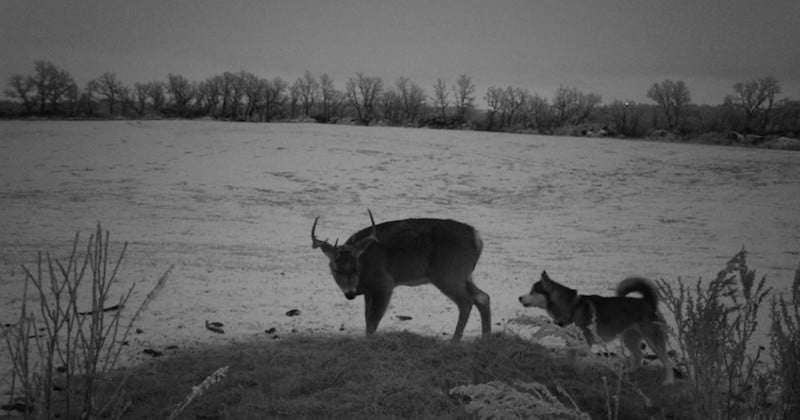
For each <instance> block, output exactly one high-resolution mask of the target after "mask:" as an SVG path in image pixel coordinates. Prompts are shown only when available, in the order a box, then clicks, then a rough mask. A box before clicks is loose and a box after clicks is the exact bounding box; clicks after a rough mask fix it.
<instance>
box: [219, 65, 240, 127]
mask: <svg viewBox="0 0 800 420" xmlns="http://www.w3.org/2000/svg"><path fill="white" fill-rule="evenodd" d="M236 79H237V77H236V75H235V74H233V73H231V72H229V71H226V72H225V73H223V74H222V76H221V78H220V79H219V80H218V81H217V83H219V89H220V94H221V95H222V111H221V113H220V114H221V115H222V118H228V117H229V116H230V115H232V112H228V110H229V109H230V108H231V103H232V102H233V86H234V85H235V84H236ZM238 107H239V105H238V104H237V105H236V108H237V111H238Z"/></svg>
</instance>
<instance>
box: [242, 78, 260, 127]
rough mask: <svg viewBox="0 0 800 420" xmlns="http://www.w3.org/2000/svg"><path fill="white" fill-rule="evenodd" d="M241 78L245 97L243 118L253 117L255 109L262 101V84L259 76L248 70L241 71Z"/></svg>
mask: <svg viewBox="0 0 800 420" xmlns="http://www.w3.org/2000/svg"><path fill="white" fill-rule="evenodd" d="M241 78H242V80H241V83H242V86H243V90H244V99H245V109H244V118H245V120H250V119H252V118H253V114H254V113H255V111H256V109H258V107H260V106H261V104H262V102H263V101H264V84H263V82H262V81H261V80H260V79H259V78H257V77H256V76H255V75H254V74H252V73H249V72H242V73H241Z"/></svg>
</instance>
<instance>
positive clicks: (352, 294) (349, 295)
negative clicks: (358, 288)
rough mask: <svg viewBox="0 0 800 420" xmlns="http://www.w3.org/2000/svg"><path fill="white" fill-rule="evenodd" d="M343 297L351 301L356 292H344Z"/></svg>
mask: <svg viewBox="0 0 800 420" xmlns="http://www.w3.org/2000/svg"><path fill="white" fill-rule="evenodd" d="M344 297H346V298H347V300H353V299H355V298H356V292H345V293H344Z"/></svg>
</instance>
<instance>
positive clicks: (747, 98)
mask: <svg viewBox="0 0 800 420" xmlns="http://www.w3.org/2000/svg"><path fill="white" fill-rule="evenodd" d="M733 90H734V91H735V92H736V96H735V97H734V98H733V102H734V103H737V104H739V105H740V106H741V107H742V109H744V113H745V119H744V129H745V130H748V131H749V130H750V129H751V128H750V124H751V123H752V121H753V120H754V119H756V118H757V117H758V116H759V115H760V117H761V125H760V127H761V128H760V131H762V132H763V131H765V130H766V128H767V123H768V122H769V114H770V112H771V111H772V108H773V105H774V104H775V96H776V95H778V94H780V93H781V86H780V84H779V83H778V81H777V80H775V78H773V77H765V78H763V79H759V80H756V79H753V80H746V81H744V82H738V83H736V84H734V85H733Z"/></svg>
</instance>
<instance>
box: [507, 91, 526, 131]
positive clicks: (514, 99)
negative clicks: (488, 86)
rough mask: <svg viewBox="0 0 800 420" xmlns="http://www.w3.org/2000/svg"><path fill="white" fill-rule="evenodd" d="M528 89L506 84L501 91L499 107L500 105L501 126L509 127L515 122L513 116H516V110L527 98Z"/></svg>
mask: <svg viewBox="0 0 800 420" xmlns="http://www.w3.org/2000/svg"><path fill="white" fill-rule="evenodd" d="M528 96H529V95H528V90H527V89H522V88H515V87H512V86H508V87H507V88H506V90H505V91H504V92H503V96H502V100H501V107H502V121H501V127H511V126H512V125H514V124H515V123H516V120H515V118H516V117H517V116H518V114H517V113H518V111H519V110H520V108H522V106H523V105H525V102H526V101H527V99H528Z"/></svg>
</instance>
